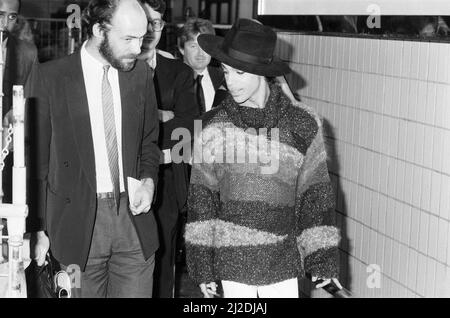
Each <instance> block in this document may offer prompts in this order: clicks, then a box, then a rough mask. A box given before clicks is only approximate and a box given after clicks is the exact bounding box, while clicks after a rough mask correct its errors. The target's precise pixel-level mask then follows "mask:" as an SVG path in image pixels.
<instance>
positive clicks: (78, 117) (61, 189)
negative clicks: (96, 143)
mask: <svg viewBox="0 0 450 318" xmlns="http://www.w3.org/2000/svg"><path fill="white" fill-rule="evenodd" d="M119 85H120V93H121V101H122V156H123V172H124V178H126V177H133V178H136V179H143V178H149V177H150V178H153V179H154V181H155V184H156V183H157V175H158V169H159V159H160V155H161V153H160V150H159V148H158V146H157V140H158V115H157V107H156V99H155V94H154V87H153V82H152V77H151V70H150V68H149V67H148V66H147V65H146V64H145V63H144V62H138V63H137V64H136V66H135V68H134V69H133V70H132V71H130V72H119ZM26 95H27V97H29V98H30V99H29V102H30V103H31V104H30V108H32V110H33V111H34V114H33V122H35V123H36V125H35V127H34V134H33V135H34V136H35V137H36V141H35V142H33V146H35V147H36V148H35V149H34V151H33V154H34V155H35V156H36V157H35V160H34V161H35V163H36V167H35V169H32V171H36V176H35V180H36V184H35V186H36V188H37V191H36V193H37V197H36V198H35V202H33V205H35V207H36V211H37V212H38V215H39V216H40V217H41V218H43V219H44V224H43V225H44V229H46V230H47V232H48V235H49V238H50V242H51V249H52V253H53V255H54V256H55V258H56V259H57V260H58V261H59V262H61V263H62V264H64V265H70V264H78V265H80V267H81V268H82V270H83V269H84V268H85V266H86V262H87V259H88V253H89V246H90V243H91V238H92V234H93V229H94V220H95V215H96V200H97V198H96V192H97V190H96V188H97V185H96V172H95V158H94V147H93V140H92V132H91V124H90V117H89V106H88V101H87V95H86V90H85V84H84V78H83V72H82V67H81V57H80V52H77V53H75V54H73V55H70V56H68V57H64V58H62V59H59V60H55V61H51V62H48V63H45V64H41V65H38V66H36V67H35V68H34V69H33V71H32V73H31V75H30V79H29V81H28V84H27V90H26ZM125 186H126V180H125ZM126 187H127V186H126ZM130 215H131V213H130ZM132 222H133V224H134V226H135V228H136V230H137V233H138V237H139V240H140V242H141V246H142V249H143V253H144V256H145V258H146V259H148V258H149V257H150V256H152V254H153V253H154V252H155V251H156V249H157V248H158V246H159V242H158V236H157V227H156V222H155V218H154V215H153V213H148V214H142V215H140V216H132Z"/></svg>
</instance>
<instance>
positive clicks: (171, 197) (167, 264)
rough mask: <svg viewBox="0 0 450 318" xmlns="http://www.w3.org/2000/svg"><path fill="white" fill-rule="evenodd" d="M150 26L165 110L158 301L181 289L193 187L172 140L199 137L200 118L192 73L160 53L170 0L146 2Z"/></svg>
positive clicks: (149, 55)
mask: <svg viewBox="0 0 450 318" xmlns="http://www.w3.org/2000/svg"><path fill="white" fill-rule="evenodd" d="M141 4H142V6H143V8H144V11H146V14H147V20H148V29H147V31H148V32H147V34H146V36H145V37H144V41H143V44H142V54H141V56H140V57H139V58H140V59H142V60H145V61H146V62H147V64H148V65H149V66H150V67H151V68H152V69H153V70H154V78H153V80H154V84H155V91H156V98H157V101H158V108H159V120H160V135H159V146H160V148H161V150H162V151H163V154H164V156H163V157H162V158H161V165H160V169H159V183H158V187H157V192H156V193H157V194H156V195H157V198H156V203H155V216H156V220H157V223H158V231H159V239H160V248H159V250H158V251H157V253H156V263H155V273H154V293H153V296H154V297H157V298H172V297H173V296H174V285H175V251H176V241H177V236H178V216H179V213H180V211H182V210H183V209H184V208H185V206H186V200H187V189H188V184H189V178H188V171H187V166H186V164H184V163H174V162H173V160H172V159H173V158H172V156H171V150H172V148H173V147H174V145H175V144H177V143H178V142H179V141H180V140H172V132H173V131H174V130H175V129H177V128H187V129H189V131H190V132H191V135H192V133H193V126H194V119H195V118H197V117H198V116H199V112H198V107H197V103H196V97H195V91H194V81H193V78H194V76H193V72H192V69H191V68H190V67H189V66H187V65H186V64H184V63H183V62H182V61H180V60H174V59H171V58H167V57H165V56H163V54H161V52H160V51H159V50H157V49H156V47H157V45H158V43H159V41H160V39H161V34H162V31H163V28H164V24H165V23H164V21H163V20H162V18H163V15H164V12H165V9H166V5H165V1H164V0H141Z"/></svg>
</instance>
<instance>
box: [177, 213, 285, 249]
mask: <svg viewBox="0 0 450 318" xmlns="http://www.w3.org/2000/svg"><path fill="white" fill-rule="evenodd" d="M286 238H287V235H284V236H280V235H275V234H273V233H269V232H263V231H258V230H255V229H252V228H249V227H245V226H240V225H236V224H234V223H230V222H225V221H222V220H219V219H213V220H209V221H203V222H193V223H188V224H186V232H185V240H186V243H189V244H193V245H201V246H209V247H216V248H220V247H230V246H235V247H237V246H258V245H271V244H277V243H279V242H282V241H283V240H285V239H286Z"/></svg>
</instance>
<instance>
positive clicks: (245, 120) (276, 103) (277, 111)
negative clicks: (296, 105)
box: [222, 83, 290, 129]
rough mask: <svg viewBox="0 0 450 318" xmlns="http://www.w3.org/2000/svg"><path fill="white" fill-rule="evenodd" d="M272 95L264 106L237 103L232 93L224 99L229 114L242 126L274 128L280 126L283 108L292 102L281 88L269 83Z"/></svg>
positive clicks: (236, 123) (238, 125) (224, 105)
mask: <svg viewBox="0 0 450 318" xmlns="http://www.w3.org/2000/svg"><path fill="white" fill-rule="evenodd" d="M269 88H270V95H269V98H268V99H267V102H266V105H265V106H264V108H252V107H247V106H241V105H239V104H238V103H236V102H235V101H234V99H233V97H232V96H231V95H228V96H227V98H226V99H225V100H224V101H223V104H222V105H223V107H224V108H225V110H226V112H227V114H228V116H229V117H230V119H231V120H232V122H233V123H234V124H235V125H236V126H237V127H240V128H244V129H247V128H255V129H259V128H268V129H270V128H274V127H277V126H278V122H279V120H280V116H281V113H282V109H284V108H285V107H286V106H287V105H289V104H290V102H289V100H288V98H287V97H286V96H284V94H283V93H282V91H281V88H280V87H279V86H278V85H276V84H272V83H269Z"/></svg>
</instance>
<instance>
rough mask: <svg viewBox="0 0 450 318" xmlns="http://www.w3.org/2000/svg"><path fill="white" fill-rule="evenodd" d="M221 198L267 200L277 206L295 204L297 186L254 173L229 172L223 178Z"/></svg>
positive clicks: (223, 199)
mask: <svg viewBox="0 0 450 318" xmlns="http://www.w3.org/2000/svg"><path fill="white" fill-rule="evenodd" d="M222 184H223V186H221V190H220V198H221V200H222V201H223V202H227V201H228V200H236V201H243V202H248V201H255V202H266V203H269V204H272V205H277V206H288V207H293V206H294V205H295V186H294V185H291V186H289V185H286V184H284V183H280V182H277V180H273V179H268V178H267V179H265V178H261V177H259V176H258V175H254V174H244V175H236V174H231V173H227V174H226V175H225V176H224V178H223V179H222Z"/></svg>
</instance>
